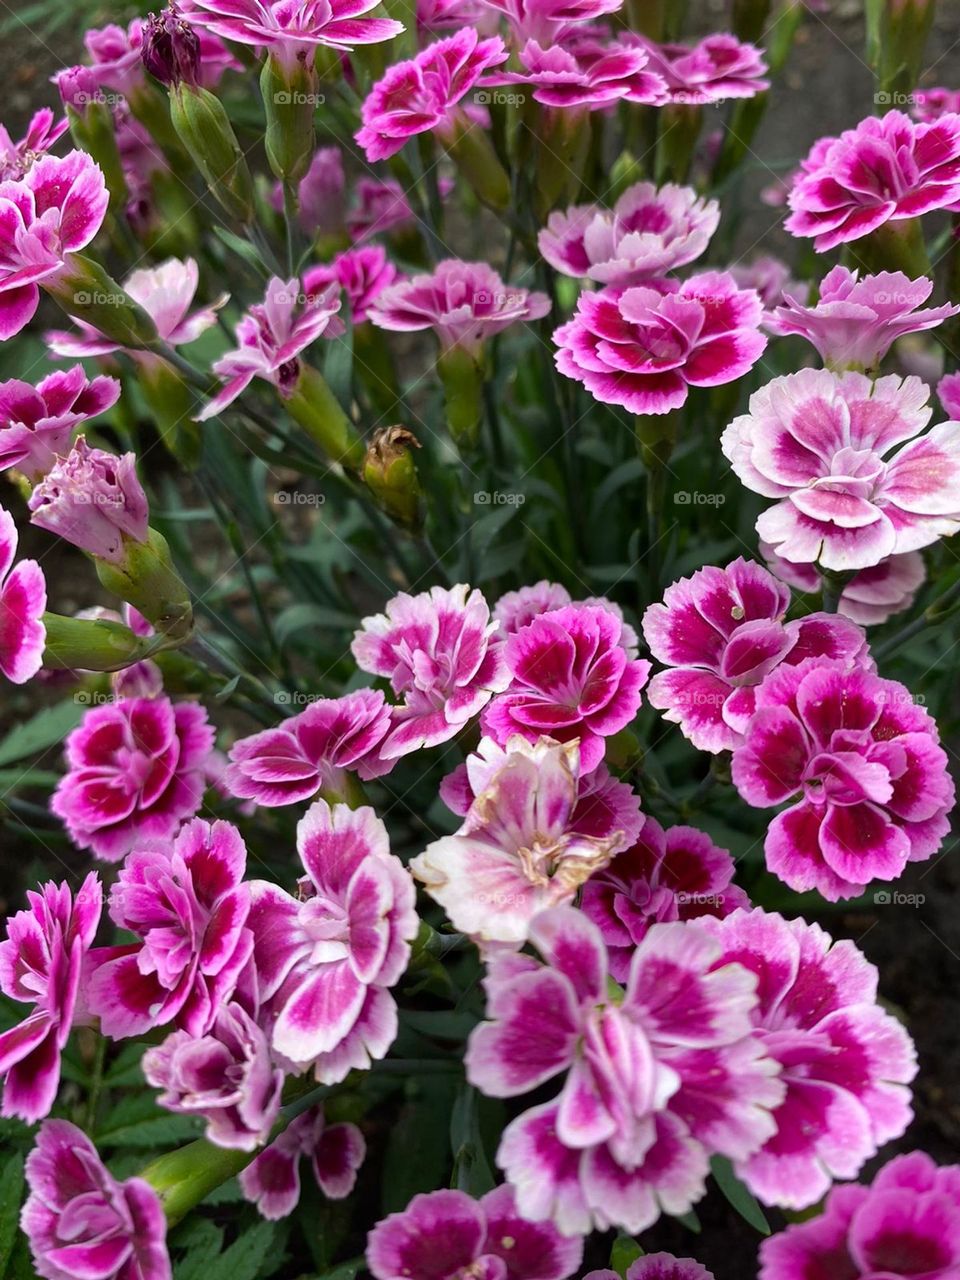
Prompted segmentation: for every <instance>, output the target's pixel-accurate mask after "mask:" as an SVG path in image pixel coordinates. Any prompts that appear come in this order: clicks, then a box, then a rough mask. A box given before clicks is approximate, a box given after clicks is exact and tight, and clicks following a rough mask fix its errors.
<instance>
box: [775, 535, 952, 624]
mask: <svg viewBox="0 0 960 1280" xmlns="http://www.w3.org/2000/svg"><path fill="white" fill-rule="evenodd" d="M760 553H761V555H762V556H763V558H764V560H766V562H767V568H768V569H769V570H770V572H771V573H772V574H774V575H775V576H776V577H778V578H779V579H780V581H781V582H786V583H788V584H789V585H790V586H791V587H795V588H796V589H797V590H798V591H806V592H810V593H811V594H812V593H814V592H819V591H820V590H821V587H822V585H823V584H822V582H821V580H820V575H819V574H818V573H817V571H816V569H815V568H814V567H813V565H812V564H796V563H794V561H792V560H784V559H783V557H782V556H778V555H777V554H776V552H775V551H774V550H773V548H772V547H771V546H769V545H768V544H767V543H766V542H761V543H760ZM926 577H927V571H926V569H925V568H924V564H923V556H922V555H921V554H920V552H919V551H904V552H903V553H902V554H901V555H898V556H888V557H887V559H886V560H881V561H880V563H879V564H875V565H873V566H872V567H871V568H869V569H860V570H859V571H858V572H857V573H855V574H854V575H853V577H852V578H851V579H850V581H849V582H848V583H847V585H846V586H845V587H844V588H843V590H842V591H841V593H840V600H839V602H838V604H837V612H838V613H842V614H843V615H844V616H845V617H847V618H851V619H852V620H853V621H854V622H858V623H859V624H860V626H861V627H872V626H878V625H879V624H880V623H881V622H886V620H887V619H888V618H892V617H893V616H894V614H897V613H903V612H904V610H906V609H909V608H910V607H911V606H912V604H913V602H914V599H915V598H916V594H917V592H918V591H919V590H920V588H921V587H922V586H923V584H924V582H925V581H926Z"/></svg>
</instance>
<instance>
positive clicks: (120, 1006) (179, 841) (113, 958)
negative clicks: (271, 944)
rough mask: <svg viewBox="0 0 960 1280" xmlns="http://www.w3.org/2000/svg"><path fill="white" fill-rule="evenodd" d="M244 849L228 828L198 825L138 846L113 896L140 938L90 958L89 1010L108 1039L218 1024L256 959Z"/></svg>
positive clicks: (199, 1032)
mask: <svg viewBox="0 0 960 1280" xmlns="http://www.w3.org/2000/svg"><path fill="white" fill-rule="evenodd" d="M246 863H247V849H246V846H245V845H244V843H243V839H242V838H241V836H240V833H239V831H237V829H236V827H234V826H232V825H231V824H230V823H229V822H222V821H220V822H213V823H210V822H204V821H203V819H202V818H194V819H193V820H192V821H191V822H187V823H185V824H184V826H183V827H182V828H181V829H180V832H179V834H178V835H177V837H176V839H175V840H174V841H173V843H172V844H170V843H168V842H166V841H160V840H147V841H143V842H141V843H138V844H137V845H135V846H134V848H133V850H132V851H131V853H130V854H129V855H128V856H127V858H126V860H125V862H124V864H123V866H122V868H121V869H120V872H119V875H118V876H117V879H116V881H115V883H114V886H113V888H112V889H111V891H110V919H111V920H112V921H113V922H114V924H115V925H116V926H117V927H118V928H119V929H126V930H128V931H129V932H130V933H132V934H135V935H136V937H137V938H138V939H139V941H137V942H134V943H130V944H128V945H123V946H119V947H103V948H100V949H99V950H98V951H97V952H95V953H94V955H93V957H92V960H93V962H94V966H95V967H94V970H93V973H92V975H91V977H90V983H89V990H88V1001H89V1005H90V1010H91V1012H92V1013H95V1014H97V1015H98V1016H99V1018H100V1026H101V1029H102V1031H103V1033H104V1035H108V1036H112V1037H113V1038H114V1039H122V1038H124V1037H127V1036H136V1035H142V1034H143V1032H145V1031H148V1030H150V1028H152V1027H159V1026H163V1025H165V1024H166V1023H168V1022H174V1023H175V1024H176V1026H178V1027H179V1028H181V1029H182V1030H184V1031H188V1032H189V1033H190V1034H191V1035H192V1036H203V1035H205V1034H206V1033H207V1032H208V1031H209V1030H210V1028H211V1027H212V1026H213V1023H214V1019H215V1018H216V1016H217V1012H218V1010H219V1009H220V1008H221V1007H222V1006H223V1005H224V1004H225V1003H226V1002H227V1001H228V1000H229V999H230V997H231V996H232V995H233V992H234V989H235V988H236V985H237V981H238V979H239V976H240V973H241V971H242V970H243V968H244V966H245V965H246V964H247V962H248V961H249V959H250V955H251V951H252V947H253V936H252V934H251V932H250V929H249V928H248V927H247V918H248V915H249V913H250V886H249V885H248V884H246V883H245V882H244V880H243V876H244V872H245V870H246Z"/></svg>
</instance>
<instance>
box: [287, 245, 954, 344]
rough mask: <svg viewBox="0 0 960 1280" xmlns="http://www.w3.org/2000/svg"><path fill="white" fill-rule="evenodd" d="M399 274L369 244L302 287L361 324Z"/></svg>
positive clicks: (314, 270)
mask: <svg viewBox="0 0 960 1280" xmlns="http://www.w3.org/2000/svg"><path fill="white" fill-rule="evenodd" d="M396 278H397V269H396V267H395V266H394V265H393V263H392V262H390V261H388V259H387V254H386V250H385V249H384V248H383V246H382V245H379V244H368V245H360V246H358V247H357V248H356V249H347V250H346V251H345V252H344V253H338V254H337V256H336V257H335V258H334V260H333V261H332V262H330V263H324V264H323V265H322V266H318V267H310V269H309V270H308V271H307V272H306V273H305V275H304V277H303V288H304V292H305V293H307V294H311V293H315V292H318V291H323V290H326V289H327V288H328V286H329V285H331V284H335V285H337V286H338V287H339V288H340V289H342V290H343V292H344V294H345V295H346V298H347V301H348V302H349V303H350V317H351V319H352V321H353V323H354V324H362V323H363V322H364V320H366V318H367V309H368V308H369V307H371V306H372V305H373V304H374V303H375V302H376V301H377V299H378V298H379V297H380V295H381V294H382V293H383V291H384V289H386V288H387V286H388V285H391V284H393V282H394V280H395V279H396ZM958 310H960V308H958Z"/></svg>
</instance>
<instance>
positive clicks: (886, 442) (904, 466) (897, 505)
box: [721, 369, 960, 570]
mask: <svg viewBox="0 0 960 1280" xmlns="http://www.w3.org/2000/svg"><path fill="white" fill-rule="evenodd" d="M928 394H929V392H928V388H927V387H926V386H925V385H924V384H923V383H922V382H921V381H920V379H919V378H913V377H911V378H904V379H902V380H901V379H900V378H898V377H896V376H893V375H891V376H890V377H885V378H879V379H877V381H876V382H871V380H870V379H869V378H867V377H865V376H864V375H863V374H862V373H844V374H841V375H837V374H833V373H830V372H828V371H827V370H826V369H801V370H800V372H799V373H791V374H788V375H787V376H786V377H783V378H774V380H773V381H772V382H769V383H768V384H767V385H766V386H765V387H761V388H760V390H759V391H756V392H755V393H754V394H753V395H752V396H751V397H750V405H749V411H748V412H747V413H746V414H742V415H741V416H740V417H738V418H735V419H734V420H733V422H732V423H731V424H730V425H729V426H728V427H727V429H726V431H724V433H723V437H722V440H721V446H722V448H723V452H724V453H725V454H726V456H727V458H729V459H730V464H731V466H732V467H733V470H734V471H735V472H736V473H737V475H738V476H739V477H740V479H741V480H742V481H743V483H744V484H745V485H746V486H747V488H748V489H752V490H753V491H754V492H755V493H760V494H763V495H764V497H767V498H778V499H779V501H778V502H777V503H776V504H775V505H774V506H772V507H770V508H768V509H767V510H766V511H764V512H763V514H762V515H761V516H760V517H759V519H758V520H757V532H758V533H759V535H760V537H761V538H762V539H763V540H764V541H765V542H767V543H769V544H770V546H772V547H773V548H774V550H775V551H776V553H777V555H779V556H782V557H783V558H784V559H785V560H793V561H795V562H797V563H811V562H813V561H815V560H816V561H819V563H820V564H821V565H823V567H824V568H826V569H842V570H846V569H868V568H870V567H871V566H873V565H875V564H878V563H879V562H880V561H881V560H884V559H886V557H887V556H890V555H894V554H897V553H899V552H903V551H916V550H919V548H920V547H926V546H928V545H929V544H930V543H931V542H936V540H937V539H938V538H942V537H949V536H950V535H951V534H953V533H956V531H957V529H958V528H960V423H956V422H943V423H940V424H939V425H938V426H935V427H933V429H932V430H930V431H928V432H927V434H926V435H924V436H922V437H920V438H919V439H914V438H913V437H915V436H918V435H919V433H920V432H921V431H922V430H923V428H924V427H925V426H926V424H927V422H928V421H929V419H930V414H931V409H930V407H929V406H928V404H927V396H928ZM905 442H906V443H905ZM898 445H899V446H902V447H900V448H898V449H897V451H896V452H895V453H892V451H893V450H894V448H895V447H896V446H898ZM891 454H892V456H891Z"/></svg>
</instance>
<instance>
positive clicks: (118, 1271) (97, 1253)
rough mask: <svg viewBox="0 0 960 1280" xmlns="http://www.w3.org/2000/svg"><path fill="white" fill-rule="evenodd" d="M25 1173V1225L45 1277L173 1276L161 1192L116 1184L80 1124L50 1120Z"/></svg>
mask: <svg viewBox="0 0 960 1280" xmlns="http://www.w3.org/2000/svg"><path fill="white" fill-rule="evenodd" d="M26 1175H27V1185H28V1186H29V1188H30V1195H29V1196H28V1197H27V1202H26V1204H25V1205H24V1206H23V1213H22V1215H21V1219H20V1225H21V1227H22V1228H23V1231H24V1234H25V1235H26V1237H27V1240H28V1241H29V1244H30V1252H31V1254H32V1255H33V1265H34V1268H35V1269H36V1272H37V1274H38V1275H40V1276H43V1277H44V1280H170V1277H171V1275H172V1272H171V1269H170V1259H169V1257H168V1255H167V1246H166V1236H167V1220H166V1218H165V1217H164V1213H163V1206H162V1204H161V1203H160V1197H159V1196H158V1195H157V1193H156V1191H154V1189H153V1187H151V1186H150V1184H149V1183H148V1182H144V1181H143V1179H142V1178H127V1180H126V1181H125V1182H118V1181H117V1179H116V1178H115V1177H114V1176H113V1174H111V1173H110V1171H109V1169H107V1168H106V1166H105V1165H104V1164H103V1162H102V1161H101V1159H100V1157H99V1156H98V1155H97V1149H96V1147H95V1146H94V1145H93V1143H92V1142H91V1141H90V1139H89V1138H88V1137H87V1135H86V1134H85V1133H84V1132H83V1131H82V1130H81V1129H78V1128H77V1127H76V1125H73V1124H68V1123H67V1121H66V1120H46V1121H44V1123H43V1125H42V1127H41V1129H40V1132H39V1134H38V1135H37V1143H36V1146H35V1147H34V1148H33V1150H32V1151H31V1152H30V1154H29V1155H28V1156H27V1165H26Z"/></svg>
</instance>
